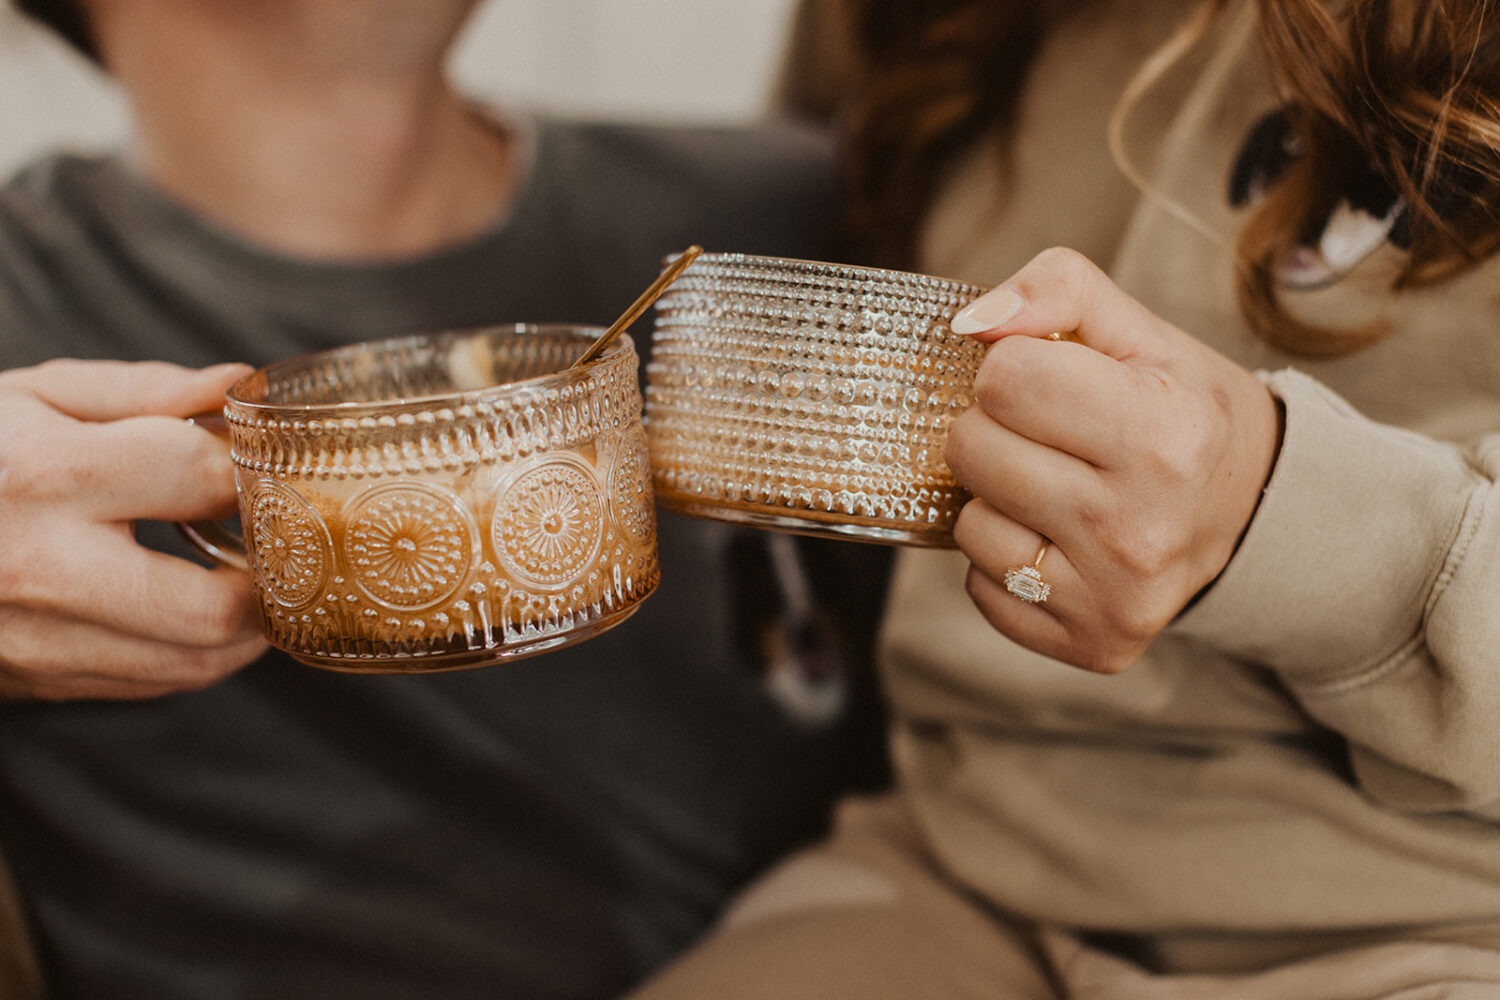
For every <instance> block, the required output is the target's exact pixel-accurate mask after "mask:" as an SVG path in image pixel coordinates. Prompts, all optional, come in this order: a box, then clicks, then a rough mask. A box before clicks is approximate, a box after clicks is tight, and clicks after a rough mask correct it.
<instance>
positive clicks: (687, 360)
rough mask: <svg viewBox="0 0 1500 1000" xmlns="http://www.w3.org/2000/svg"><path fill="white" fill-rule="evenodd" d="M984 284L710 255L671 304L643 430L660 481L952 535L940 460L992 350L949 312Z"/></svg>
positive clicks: (720, 514)
mask: <svg viewBox="0 0 1500 1000" xmlns="http://www.w3.org/2000/svg"><path fill="white" fill-rule="evenodd" d="M983 291H984V289H982V288H980V287H977V286H975V285H969V284H964V283H961V282H957V281H951V280H948V279H944V278H936V277H930V276H927V275H920V274H910V273H905V272H895V271H888V270H880V269H874V268H863V267H854V266H846V265H840V264H827V263H820V262H815V261H800V260H787V259H780V258H767V257H755V256H749V255H744V254H703V255H702V256H700V257H699V258H698V259H697V260H696V261H694V262H693V264H692V265H691V266H690V267H688V268H687V269H686V270H685V271H684V272H683V274H682V275H681V276H680V277H679V278H678V279H677V281H676V282H674V283H673V284H672V285H671V286H670V287H669V288H668V289H667V291H666V292H665V293H664V294H663V295H662V297H661V299H660V300H659V301H658V302H657V307H656V330H655V341H654V345H653V348H652V356H651V357H652V360H651V363H650V364H649V365H648V366H647V388H646V433H647V436H648V438H649V440H650V445H651V466H652V474H653V482H654V486H655V490H656V496H657V499H658V501H659V502H661V503H662V505H663V506H666V507H670V508H673V509H676V510H679V511H683V512H685V513H689V514H695V515H699V516H704V517H711V518H717V519H720V520H726V521H735V522H741V523H750V524H757V525H761V526H764V527H771V528H780V529H784V530H790V531H796V532H800V533H804V534H814V535H835V536H843V537H850V538H858V539H864V540H869V541H878V542H892V543H900V544H906V545H921V546H951V545H952V544H953V540H952V531H953V522H954V520H955V519H956V518H957V516H958V511H959V509H960V508H961V507H962V506H963V504H964V503H965V502H966V501H967V500H968V494H967V493H966V492H965V491H964V490H963V489H962V487H960V486H959V485H958V483H957V481H955V479H954V478H953V474H952V473H951V472H950V471H949V469H948V466H947V463H946V462H945V461H944V460H943V444H944V441H945V439H946V437H947V432H948V427H949V425H950V424H951V423H952V421H953V419H954V418H955V417H956V416H958V415H959V414H960V413H962V412H963V411H964V410H965V409H967V408H968V407H969V405H970V404H971V403H972V401H973V400H972V388H973V383H974V374H975V372H976V371H977V370H978V367H979V362H980V360H981V359H982V358H983V354H984V348H983V346H982V345H981V344H979V343H976V342H975V341H973V340H971V339H970V338H968V337H962V336H959V335H957V334H954V333H953V332H952V331H951V330H950V329H949V328H948V321H949V319H950V318H951V317H952V316H953V314H954V313H956V312H957V311H958V310H959V309H960V308H962V307H963V306H964V305H966V304H967V303H969V302H970V301H972V300H973V299H975V298H976V297H978V296H979V295H980V294H982V293H983Z"/></svg>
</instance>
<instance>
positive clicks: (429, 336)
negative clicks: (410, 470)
mask: <svg viewBox="0 0 1500 1000" xmlns="http://www.w3.org/2000/svg"><path fill="white" fill-rule="evenodd" d="M603 332H604V328H603V327H599V326H591V325H582V324H576V323H515V324H496V325H493V326H481V327H472V328H466V329H454V330H443V331H438V332H433V333H419V334H408V335H405V336H399V337H388V338H385V339H382V340H370V341H362V342H360V343H356V344H346V345H343V346H340V347H334V348H329V349H328V350H323V351H315V352H312V353H308V354H299V355H296V356H294V357H290V358H284V359H282V360H280V361H274V362H272V363H271V364H269V365H266V366H264V367H262V368H259V369H257V370H256V371H254V372H252V373H251V374H249V375H246V376H245V377H244V378H242V379H240V380H239V381H238V382H236V383H235V384H234V385H232V386H230V387H229V390H228V392H226V393H225V397H226V401H227V403H228V404H229V405H230V406H232V407H233V408H234V409H236V410H238V411H240V412H242V413H244V414H245V415H246V416H250V417H252V418H272V419H275V418H285V417H298V418H305V419H313V420H317V419H335V420H337V419H342V418H351V417H358V416H361V415H363V414H367V413H379V412H386V411H389V410H390V409H391V407H392V406H396V405H400V406H403V407H406V406H410V407H414V408H416V407H446V408H450V409H451V408H455V407H462V406H465V405H473V404H479V403H486V402H489V403H493V402H495V401H499V400H508V399H513V398H518V397H525V396H528V395H531V394H534V393H536V392H539V391H545V390H547V389H551V388H557V387H561V386H566V385H571V384H574V383H577V382H579V381H580V380H584V379H587V378H588V377H590V376H591V375H592V374H593V373H594V372H595V371H597V370H598V369H599V368H600V367H601V366H605V365H608V364H610V363H611V362H613V361H616V360H617V359H619V358H620V357H621V356H622V355H624V354H627V353H628V354H634V353H635V343H634V341H633V340H632V339H631V338H630V335H629V334H621V335H620V337H619V339H617V340H616V341H615V342H614V343H613V344H611V345H610V346H609V347H608V348H607V349H606V350H605V351H604V353H603V354H601V355H600V356H599V357H598V358H596V359H594V360H593V361H591V362H589V363H588V364H585V365H580V366H579V367H577V368H570V367H568V365H569V364H571V361H568V362H565V363H562V364H561V365H560V366H559V367H558V368H557V370H555V371H551V372H546V373H543V374H541V375H533V376H529V377H527V378H523V379H515V380H513V381H505V382H498V383H495V384H493V385H487V386H480V387H478V388H474V389H461V390H454V391H452V392H435V393H421V394H415V395H411V396H394V395H393V396H391V397H389V398H381V399H360V400H345V401H340V402H300V403H299V402H290V403H288V402H266V401H265V400H263V399H255V398H252V397H249V396H247V395H246V393H247V391H248V390H249V388H250V387H251V386H252V385H255V384H256V383H266V382H268V381H270V380H272V379H275V378H276V377H278V376H282V377H285V376H287V375H289V374H290V373H292V372H296V371H299V370H311V369H313V368H316V367H318V366H320V365H328V364H331V363H335V362H337V361H339V360H340V359H342V358H348V357H354V356H357V355H361V354H372V353H373V354H397V353H399V352H400V351H402V350H410V349H414V348H420V347H422V346H424V345H428V344H432V345H437V344H440V343H442V342H444V341H447V340H452V341H459V340H462V339H465V338H469V337H478V336H483V335H487V334H494V335H514V336H518V337H526V336H531V337H543V336H556V337H559V338H564V337H565V338H566V339H568V340H570V341H576V342H577V343H578V346H579V351H578V353H579V354H582V353H583V351H584V349H586V348H587V347H588V346H589V345H590V344H592V343H593V342H594V340H595V339H596V338H597V337H598V336H599V335H600V334H602V333H603Z"/></svg>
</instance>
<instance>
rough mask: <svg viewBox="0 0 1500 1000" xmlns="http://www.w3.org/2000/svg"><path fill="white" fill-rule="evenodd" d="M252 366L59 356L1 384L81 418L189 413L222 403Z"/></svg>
mask: <svg viewBox="0 0 1500 1000" xmlns="http://www.w3.org/2000/svg"><path fill="white" fill-rule="evenodd" d="M251 371H252V369H251V368H250V367H249V366H248V365H242V364H227V365H215V366H214V367H212V368H202V369H195V368H184V367H182V366H181V365H174V364H170V363H168V362H165V361H79V360H75V359H71V358H60V359H57V360H54V361H48V362H45V363H43V364H40V365H37V366H35V367H33V368H21V369H15V370H12V371H9V372H6V373H4V374H3V375H0V387H12V388H16V389H20V390H22V391H24V392H29V393H31V394H32V395H34V396H36V397H37V398H38V399H41V400H42V401H43V402H45V403H47V405H49V406H51V407H52V408H53V409H56V410H58V411H59V412H62V413H65V414H67V415H68V416H70V417H73V418H74V419H77V420H88V421H104V420H120V419H123V418H125V417H136V416H144V415H148V414H156V415H162V416H173V417H189V416H192V415H193V414H195V413H202V412H204V411H207V410H218V409H220V408H221V407H222V406H223V405H224V391H225V390H226V389H228V388H229V387H230V386H231V385H233V384H234V383H235V382H236V381H238V380H239V379H241V378H243V377H244V376H246V375H247V374H249V373H250V372H251Z"/></svg>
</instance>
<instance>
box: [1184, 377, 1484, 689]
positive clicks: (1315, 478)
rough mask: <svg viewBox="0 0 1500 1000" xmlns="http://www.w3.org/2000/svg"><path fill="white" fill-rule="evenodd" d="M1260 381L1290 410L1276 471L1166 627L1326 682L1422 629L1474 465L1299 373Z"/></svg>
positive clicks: (1380, 657)
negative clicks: (1207, 579)
mask: <svg viewBox="0 0 1500 1000" xmlns="http://www.w3.org/2000/svg"><path fill="white" fill-rule="evenodd" d="M1260 377H1261V379H1262V380H1263V381H1264V382H1265V383H1266V385H1267V386H1269V388H1270V389H1271V391H1272V392H1273V393H1274V394H1275V395H1276V396H1277V397H1278V398H1280V399H1281V401H1282V403H1283V404H1284V406H1285V408H1286V425H1285V432H1284V436H1283V439H1282V446H1281V452H1280V454H1279V455H1278V457H1277V461H1276V467H1275V469H1274V470H1273V472H1272V474H1271V479H1270V481H1269V483H1267V486H1266V491H1265V495H1264V497H1262V499H1261V503H1260V507H1259V509H1258V510H1257V511H1256V514H1255V517H1254V518H1253V519H1252V521H1251V523H1250V527H1249V529H1248V530H1247V531H1246V533H1245V537H1244V539H1243V540H1242V541H1241V543H1240V547H1239V549H1238V551H1236V553H1235V555H1234V558H1233V559H1231V560H1230V562H1229V565H1228V566H1226V567H1225V569H1224V572H1223V573H1222V574H1221V575H1220V577H1219V579H1218V580H1217V581H1215V582H1214V584H1213V585H1212V586H1211V587H1210V588H1209V589H1208V590H1207V591H1206V592H1205V593H1204V594H1203V595H1202V596H1201V597H1200V599H1199V600H1198V601H1197V602H1196V603H1195V604H1194V605H1193V606H1192V607H1191V608H1190V609H1189V610H1188V611H1186V612H1185V613H1184V614H1183V615H1182V616H1181V617H1179V618H1178V619H1177V621H1175V622H1174V623H1173V624H1172V626H1171V627H1170V629H1169V630H1168V631H1169V632H1170V634H1172V635H1178V636H1184V637H1188V638H1192V639H1195V640H1198V641H1202V642H1205V643H1208V644H1210V645H1212V646H1214V647H1215V648H1218V649H1221V650H1223V651H1224V652H1226V653H1229V654H1230V655H1233V656H1236V657H1242V658H1245V659H1247V660H1250V661H1252V662H1256V663H1261V664H1263V665H1265V666H1268V667H1270V668H1272V669H1274V670H1277V671H1278V672H1280V673H1281V674H1283V676H1284V677H1286V679H1288V680H1289V681H1293V682H1296V683H1298V684H1300V685H1303V686H1308V685H1311V686H1317V685H1320V684H1323V683H1332V682H1336V681H1340V680H1343V679H1346V678H1349V677H1352V676H1356V675H1358V674H1359V673H1360V672H1361V671H1363V670H1365V669H1368V668H1371V667H1374V666H1376V665H1378V664H1380V663H1381V662H1382V661H1384V660H1385V659H1386V658H1388V657H1389V656H1390V655H1392V654H1393V653H1395V652H1396V651H1397V650H1399V649H1400V648H1401V647H1402V646H1404V645H1405V644H1407V643H1409V642H1410V641H1411V640H1412V639H1413V638H1414V637H1415V636H1417V635H1418V633H1419V632H1420V630H1421V627H1422V619H1423V612H1424V607H1425V605H1426V603H1427V598H1428V594H1429V592H1430V591H1431V588H1432V586H1433V584H1434V582H1435V580H1436V579H1437V577H1438V574H1439V572H1440V571H1441V569H1442V567H1443V565H1444V560H1445V558H1446V556H1447V553H1448V550H1449V548H1450V547H1451V545H1452V544H1453V541H1454V539H1455V537H1456V536H1457V533H1458V530H1459V524H1460V521H1461V519H1462V517H1463V512H1464V505H1465V502H1466V500H1467V498H1468V496H1469V494H1470V492H1471V491H1472V489H1473V487H1474V485H1475V473H1474V472H1473V470H1471V469H1470V468H1469V467H1468V465H1467V464H1466V463H1465V462H1464V461H1463V458H1462V456H1461V455H1460V454H1459V452H1458V450H1457V449H1456V448H1454V447H1452V446H1450V445H1446V444H1442V443H1440V442H1437V441H1434V440H1432V439H1429V438H1425V437H1422V436H1421V435H1418V434H1414V433H1412V432H1410V431H1406V430H1403V429H1400V428H1397V427H1391V426H1387V425H1382V424H1377V423H1375V422H1373V421H1371V420H1368V419H1366V418H1365V417H1363V416H1361V415H1360V414H1359V413H1358V412H1356V411H1355V410H1354V409H1353V408H1352V407H1351V406H1350V405H1349V404H1348V403H1346V402H1345V401H1344V400H1343V399H1341V398H1339V397H1338V396H1337V395H1335V394H1334V393H1333V392H1331V391H1329V390H1328V389H1327V388H1325V387H1324V386H1322V385H1321V384H1319V383H1318V382H1316V381H1314V380H1313V379H1311V378H1309V377H1308V376H1306V375H1304V374H1302V373H1300V372H1297V371H1294V370H1290V369H1288V370H1283V371H1279V372H1274V373H1261V375H1260Z"/></svg>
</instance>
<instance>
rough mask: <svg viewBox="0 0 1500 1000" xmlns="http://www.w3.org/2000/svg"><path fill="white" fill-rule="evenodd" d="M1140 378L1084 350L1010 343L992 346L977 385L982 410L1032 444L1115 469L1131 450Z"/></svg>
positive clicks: (1022, 340)
mask: <svg viewBox="0 0 1500 1000" xmlns="http://www.w3.org/2000/svg"><path fill="white" fill-rule="evenodd" d="M1138 377H1139V376H1138V375H1137V374H1136V373H1135V372H1133V371H1131V370H1130V368H1128V367H1127V366H1126V365H1124V364H1122V363H1120V362H1119V361H1116V360H1114V359H1113V358H1110V357H1108V356H1106V355H1104V354H1100V353H1099V352H1098V351H1095V350H1092V349H1090V348H1088V347H1085V346H1083V345H1082V344H1076V343H1067V342H1060V343H1054V342H1052V341H1049V340H1045V339H1039V338H1034V337H1006V338H1004V339H1002V340H1000V341H997V342H996V343H995V344H994V345H992V346H991V347H990V349H989V351H988V353H987V354H986V356H985V359H984V363H983V364H982V365H981V366H980V369H979V373H978V375H977V376H976V378H975V380H974V398H975V401H976V402H977V403H978V405H979V408H980V409H981V410H983V411H984V413H985V414H986V415H988V416H989V417H990V418H992V419H993V420H995V421H996V422H998V423H1000V424H1002V425H1004V426H1005V427H1008V428H1010V429H1011V430H1013V431H1015V432H1016V433H1017V434H1020V435H1022V436H1024V437H1026V438H1029V439H1030V440H1032V441H1036V442H1037V443H1039V444H1044V445H1048V446H1049V447H1052V448H1055V449H1058V450H1060V451H1063V452H1066V453H1068V454H1070V455H1073V456H1076V457H1077V458H1080V459H1082V460H1083V461H1085V462H1088V463H1090V464H1092V465H1096V466H1103V465H1108V464H1110V462H1111V460H1112V459H1115V458H1117V457H1118V456H1119V455H1120V454H1121V453H1122V451H1123V450H1124V449H1125V448H1127V447H1128V446H1129V445H1130V444H1131V440H1132V434H1131V423H1130V421H1129V420H1128V419H1123V418H1128V416H1129V415H1130V413H1131V408H1130V405H1131V401H1132V400H1133V399H1134V398H1135V397H1136V396H1137V395H1138V393H1137V391H1136V383H1137V379H1138Z"/></svg>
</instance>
